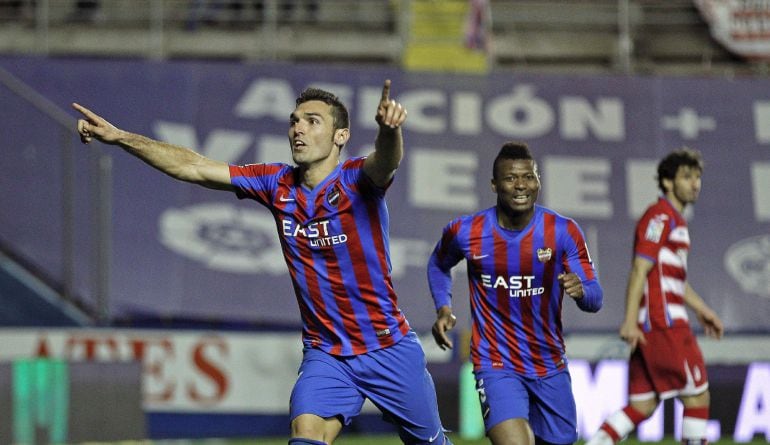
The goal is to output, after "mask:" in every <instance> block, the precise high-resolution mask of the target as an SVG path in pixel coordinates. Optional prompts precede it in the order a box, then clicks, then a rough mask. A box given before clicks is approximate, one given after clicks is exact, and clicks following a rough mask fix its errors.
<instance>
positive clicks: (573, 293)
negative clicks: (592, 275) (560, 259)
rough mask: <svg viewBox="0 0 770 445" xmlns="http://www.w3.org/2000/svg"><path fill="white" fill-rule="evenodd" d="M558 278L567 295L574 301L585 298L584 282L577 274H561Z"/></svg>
mask: <svg viewBox="0 0 770 445" xmlns="http://www.w3.org/2000/svg"><path fill="white" fill-rule="evenodd" d="M556 278H557V279H558V280H559V285H561V288H562V289H564V292H565V293H566V294H567V295H569V296H570V297H572V298H574V299H580V298H583V282H582V281H581V280H580V277H579V276H578V275H577V274H576V273H572V272H570V273H560V274H559V276H558V277H556Z"/></svg>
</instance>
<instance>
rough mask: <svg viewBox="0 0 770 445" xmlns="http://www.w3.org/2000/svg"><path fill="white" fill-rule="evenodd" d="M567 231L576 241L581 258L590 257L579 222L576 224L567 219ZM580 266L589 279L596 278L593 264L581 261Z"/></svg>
mask: <svg viewBox="0 0 770 445" xmlns="http://www.w3.org/2000/svg"><path fill="white" fill-rule="evenodd" d="M567 233H569V236H570V238H572V241H573V242H574V243H575V246H576V247H577V250H578V253H579V254H580V258H588V251H587V250H586V241H585V239H583V236H582V235H581V234H580V229H578V226H577V224H575V221H572V220H567ZM580 266H581V268H582V269H583V274H585V276H586V278H587V279H588V280H593V279H594V278H596V277H595V276H594V270H593V268H592V267H591V264H589V263H588V262H581V264H580Z"/></svg>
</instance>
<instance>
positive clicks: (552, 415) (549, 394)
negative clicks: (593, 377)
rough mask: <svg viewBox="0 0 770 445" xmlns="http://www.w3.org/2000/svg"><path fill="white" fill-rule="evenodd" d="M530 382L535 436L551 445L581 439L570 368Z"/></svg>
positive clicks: (532, 423)
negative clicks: (579, 437) (578, 430)
mask: <svg viewBox="0 0 770 445" xmlns="http://www.w3.org/2000/svg"><path fill="white" fill-rule="evenodd" d="M528 383H529V391H530V396H529V400H530V402H529V405H530V412H529V424H530V427H531V428H532V431H533V433H534V434H535V437H536V438H537V439H539V440H541V441H544V442H546V443H551V444H565V443H573V442H575V441H576V440H577V438H578V437H577V408H576V406H575V398H574V397H573V395H572V379H571V377H570V374H569V372H568V371H567V369H564V370H562V371H560V372H558V373H556V374H554V375H550V376H548V377H542V378H538V379H536V380H535V381H528Z"/></svg>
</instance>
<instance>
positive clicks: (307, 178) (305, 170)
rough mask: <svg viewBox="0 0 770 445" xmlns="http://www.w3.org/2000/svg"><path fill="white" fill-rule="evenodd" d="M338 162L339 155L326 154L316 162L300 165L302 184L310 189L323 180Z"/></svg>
mask: <svg viewBox="0 0 770 445" xmlns="http://www.w3.org/2000/svg"><path fill="white" fill-rule="evenodd" d="M339 163H340V159H339V156H328V157H326V158H324V159H319V160H318V161H316V162H312V163H309V164H303V165H300V166H299V168H300V177H301V181H302V185H303V186H305V187H307V188H309V189H311V190H312V189H313V188H315V186H317V185H318V184H320V183H321V182H323V180H324V179H326V178H327V177H328V176H329V175H330V174H331V173H332V172H333V171H334V169H335V168H337V165H338V164H339Z"/></svg>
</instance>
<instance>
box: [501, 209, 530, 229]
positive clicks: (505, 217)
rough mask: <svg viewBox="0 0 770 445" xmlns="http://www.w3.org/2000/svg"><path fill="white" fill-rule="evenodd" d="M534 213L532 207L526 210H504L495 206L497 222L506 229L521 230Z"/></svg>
mask: <svg viewBox="0 0 770 445" xmlns="http://www.w3.org/2000/svg"><path fill="white" fill-rule="evenodd" d="M534 215H535V211H534V209H532V210H530V211H528V212H522V213H518V212H506V211H505V210H503V209H501V208H500V207H498V208H497V224H498V225H499V226H500V227H502V228H503V229H507V230H523V229H524V228H525V227H527V224H529V222H530V221H531V220H532V217H533V216H534Z"/></svg>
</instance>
